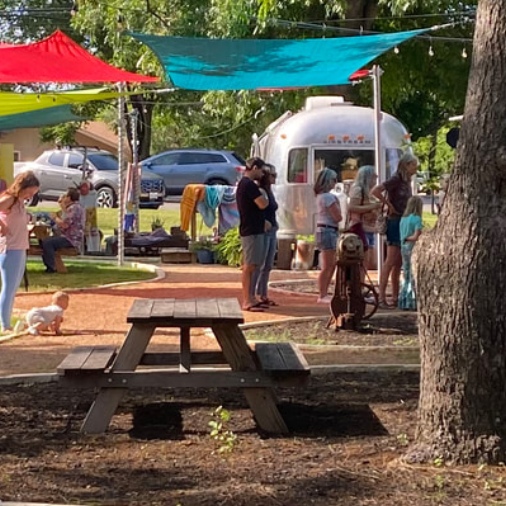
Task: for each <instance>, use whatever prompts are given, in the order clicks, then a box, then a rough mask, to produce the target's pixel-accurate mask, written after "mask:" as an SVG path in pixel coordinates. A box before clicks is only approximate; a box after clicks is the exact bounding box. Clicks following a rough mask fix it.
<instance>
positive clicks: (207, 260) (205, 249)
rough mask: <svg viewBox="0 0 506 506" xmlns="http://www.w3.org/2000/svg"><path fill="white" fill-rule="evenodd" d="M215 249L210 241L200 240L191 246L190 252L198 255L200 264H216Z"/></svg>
mask: <svg viewBox="0 0 506 506" xmlns="http://www.w3.org/2000/svg"><path fill="white" fill-rule="evenodd" d="M214 247H215V245H214V243H213V241H211V240H210V239H200V240H198V241H194V242H192V243H191V244H190V251H191V252H192V253H196V255H197V261H198V263H199V264H214Z"/></svg>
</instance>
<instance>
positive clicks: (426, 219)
mask: <svg viewBox="0 0 506 506" xmlns="http://www.w3.org/2000/svg"><path fill="white" fill-rule="evenodd" d="M437 219H438V215H437V214H432V213H427V212H424V213H423V216H422V221H423V224H424V226H426V227H427V228H432V227H433V226H434V225H435V224H436V221H437Z"/></svg>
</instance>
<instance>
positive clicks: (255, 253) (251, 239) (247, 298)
mask: <svg viewBox="0 0 506 506" xmlns="http://www.w3.org/2000/svg"><path fill="white" fill-rule="evenodd" d="M264 166H265V162H264V161H263V160H262V159H261V158H257V157H255V158H251V159H249V160H248V161H247V162H246V171H245V172H244V177H243V178H242V179H241V180H240V181H239V184H238V186H237V193H236V200H237V209H238V210H239V217H240V225H239V234H240V236H241V243H242V257H243V265H242V296H243V298H242V308H243V310H245V311H263V309H262V308H260V307H258V301H257V300H256V299H255V298H254V296H253V295H252V294H251V293H250V292H251V282H252V278H253V273H254V272H255V270H256V269H257V268H258V267H259V266H260V265H262V263H263V261H264V257H265V252H264V249H265V248H264V246H265V241H264V231H265V213H264V209H265V208H266V207H267V205H268V204H269V200H268V199H267V197H265V196H264V195H262V193H261V192H260V189H259V188H258V185H257V184H256V183H255V181H256V180H258V179H260V178H261V177H262V175H263V172H262V169H263V167H264Z"/></svg>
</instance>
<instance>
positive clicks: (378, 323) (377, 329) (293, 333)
mask: <svg viewBox="0 0 506 506" xmlns="http://www.w3.org/2000/svg"><path fill="white" fill-rule="evenodd" d="M328 321H329V319H328V318H324V319H321V318H320V319H315V320H311V321H307V320H305V321H299V322H273V323H272V324H270V325H267V326H262V327H256V328H250V329H248V330H245V334H246V337H247V339H250V340H258V341H293V342H296V343H299V344H335V345H352V346H417V345H418V324H417V316H416V314H414V313H408V312H401V313H399V312H395V313H394V312H382V313H379V314H376V315H374V316H373V317H372V318H371V319H369V320H364V321H363V322H362V325H361V328H360V329H359V330H358V331H351V330H338V331H336V330H335V326H333V325H331V326H328V325H327V324H328Z"/></svg>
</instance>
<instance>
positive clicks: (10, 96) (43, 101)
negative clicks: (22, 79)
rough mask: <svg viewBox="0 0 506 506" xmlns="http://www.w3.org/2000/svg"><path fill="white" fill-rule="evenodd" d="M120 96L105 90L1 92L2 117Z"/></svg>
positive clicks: (0, 110)
mask: <svg viewBox="0 0 506 506" xmlns="http://www.w3.org/2000/svg"><path fill="white" fill-rule="evenodd" d="M118 96H119V93H118V92H116V91H104V89H103V88H96V89H90V90H77V91H66V92H59V93H39V94H37V93H11V92H0V117H1V116H7V115H13V114H18V113H24V112H29V111H36V110H40V109H46V108H48V107H55V106H60V105H71V104H82V103H85V102H90V101H92V100H110V99H113V98H117V97H118Z"/></svg>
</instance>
